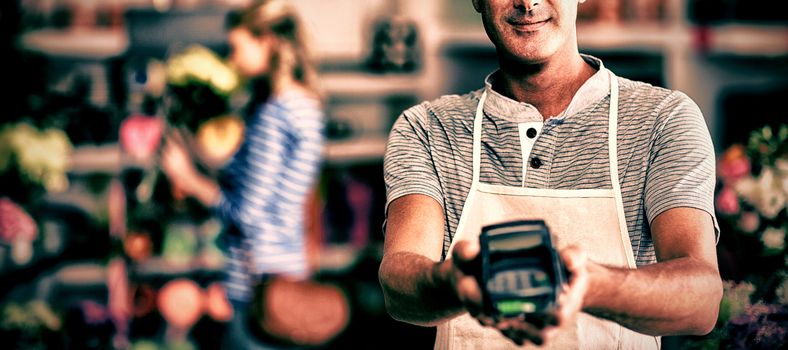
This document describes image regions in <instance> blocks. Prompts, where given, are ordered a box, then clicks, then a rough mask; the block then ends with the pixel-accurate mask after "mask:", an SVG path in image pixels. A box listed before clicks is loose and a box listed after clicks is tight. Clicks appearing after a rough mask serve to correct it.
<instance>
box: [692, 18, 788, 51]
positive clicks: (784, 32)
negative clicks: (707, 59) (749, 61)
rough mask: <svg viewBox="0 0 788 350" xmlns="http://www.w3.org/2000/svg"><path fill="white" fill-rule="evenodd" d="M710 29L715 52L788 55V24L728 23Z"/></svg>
mask: <svg viewBox="0 0 788 350" xmlns="http://www.w3.org/2000/svg"><path fill="white" fill-rule="evenodd" d="M696 30H698V29H696ZM709 30H710V32H709V35H710V38H709V39H710V43H709V44H710V47H709V51H710V52H711V53H714V54H733V55H747V56H756V55H757V56H770V57H778V56H786V55H788V26H756V25H747V24H726V25H721V26H715V27H709Z"/></svg>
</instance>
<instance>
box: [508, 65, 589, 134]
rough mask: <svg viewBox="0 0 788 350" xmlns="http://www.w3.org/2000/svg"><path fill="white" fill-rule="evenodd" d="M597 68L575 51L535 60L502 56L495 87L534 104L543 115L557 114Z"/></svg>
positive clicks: (565, 106)
mask: <svg viewBox="0 0 788 350" xmlns="http://www.w3.org/2000/svg"><path fill="white" fill-rule="evenodd" d="M594 73H596V70H595V69H594V68H593V67H591V66H590V65H589V64H587V63H586V62H585V60H583V58H582V57H581V56H580V55H579V54H577V53H575V54H571V55H567V59H554V60H551V61H548V62H544V63H538V64H530V65H527V64H523V63H520V62H518V63H514V62H510V61H506V60H501V70H500V75H499V76H498V77H496V79H495V81H494V85H493V88H494V89H495V91H498V92H499V93H501V94H503V95H505V96H507V97H509V98H511V99H514V100H516V101H520V102H526V103H529V104H531V105H533V106H534V107H536V109H537V110H538V111H539V113H541V114H542V116H543V117H544V118H545V120H546V119H548V118H550V117H553V116H557V115H558V114H560V113H561V112H563V111H564V110H566V108H567V107H568V106H569V103H570V102H572V97H574V95H575V93H576V92H577V90H579V89H580V87H581V86H582V85H583V83H585V81H586V80H588V78H590V77H591V76H592V75H594Z"/></svg>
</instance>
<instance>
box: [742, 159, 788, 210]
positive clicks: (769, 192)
mask: <svg viewBox="0 0 788 350" xmlns="http://www.w3.org/2000/svg"><path fill="white" fill-rule="evenodd" d="M775 175H776V174H775V170H774V169H773V168H771V167H764V168H763V170H762V171H761V175H760V176H759V177H758V178H757V179H754V178H752V177H746V178H743V179H741V180H739V182H737V183H736V185H735V186H734V187H735V189H736V192H738V193H739V195H741V196H742V198H743V199H744V200H745V201H747V202H749V203H750V204H752V205H754V206H755V207H756V208H757V209H758V211H759V212H760V213H761V214H762V215H763V216H764V217H766V218H769V219H774V218H775V217H776V216H777V214H779V213H780V211H781V210H783V208H785V204H786V192H784V191H783V188H782V187H783V184H782V183H781V181H780V179H779V178H778V177H777V176H775Z"/></svg>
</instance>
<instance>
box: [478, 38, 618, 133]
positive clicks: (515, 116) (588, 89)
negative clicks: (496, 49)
mask: <svg viewBox="0 0 788 350" xmlns="http://www.w3.org/2000/svg"><path fill="white" fill-rule="evenodd" d="M581 56H582V57H583V59H584V60H585V61H586V62H587V63H589V64H590V65H591V66H592V67H594V68H596V69H597V72H596V73H594V75H592V76H591V77H590V78H588V80H586V81H585V83H583V85H582V86H580V89H578V90H577V92H576V93H575V96H574V97H572V101H571V102H570V103H569V107H567V109H566V110H565V111H564V112H563V113H561V114H560V115H559V116H554V117H552V118H553V119H563V118H565V117H566V116H571V115H573V114H577V113H578V112H580V111H582V110H583V109H585V108H586V107H588V106H589V105H591V104H593V103H596V102H597V101H599V100H601V99H602V98H604V97H605V96H607V95H608V93H610V75H609V73H608V72H609V71H608V70H607V68H605V66H604V64H602V60H600V59H598V58H596V57H593V56H590V55H585V54H581ZM496 73H498V70H496V71H494V72H492V73H490V74H488V75H487V77H486V78H484V90H485V91H486V92H487V100H486V101H485V103H484V112H485V113H487V115H489V116H494V117H497V118H502V119H505V120H508V121H511V122H514V123H526V122H535V121H539V122H542V121H543V119H544V118H543V117H542V114H540V113H539V111H538V110H537V109H536V107H534V106H533V105H531V104H529V103H526V102H519V101H516V100H513V99H511V98H509V97H506V96H504V95H502V94H500V93H499V92H497V91H495V90H493V88H492V84H493V81H494V79H495V76H496Z"/></svg>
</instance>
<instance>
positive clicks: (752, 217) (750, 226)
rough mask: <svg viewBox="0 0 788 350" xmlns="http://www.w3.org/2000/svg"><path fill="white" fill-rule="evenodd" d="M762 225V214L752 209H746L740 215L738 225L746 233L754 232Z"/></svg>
mask: <svg viewBox="0 0 788 350" xmlns="http://www.w3.org/2000/svg"><path fill="white" fill-rule="evenodd" d="M760 225H761V219H760V216H759V215H758V214H757V213H754V212H751V211H745V212H743V213H741V215H740V216H739V220H738V221H737V222H736V226H737V227H738V228H740V229H741V230H742V232H744V233H753V232H755V230H757V229H758V226H760Z"/></svg>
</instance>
